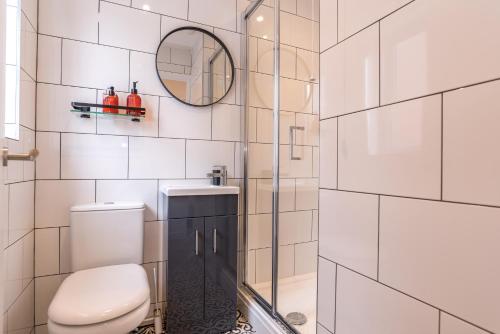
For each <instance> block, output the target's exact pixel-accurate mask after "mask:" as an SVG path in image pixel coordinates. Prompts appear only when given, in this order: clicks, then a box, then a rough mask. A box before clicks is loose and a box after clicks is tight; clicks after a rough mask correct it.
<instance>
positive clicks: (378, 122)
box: [338, 96, 441, 199]
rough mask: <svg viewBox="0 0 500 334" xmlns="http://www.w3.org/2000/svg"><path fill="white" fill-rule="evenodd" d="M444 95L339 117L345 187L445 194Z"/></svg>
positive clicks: (427, 195)
mask: <svg viewBox="0 0 500 334" xmlns="http://www.w3.org/2000/svg"><path fill="white" fill-rule="evenodd" d="M440 111H441V97H440V96H431V97H427V98H423V99H419V100H413V101H409V102H404V103H401V104H396V105H391V106H388V107H383V108H379V109H374V110H369V111H365V112H361V113H357V114H353V115H350V116H348V117H343V118H341V119H340V120H339V133H338V138H339V147H340V152H339V161H338V168H339V170H338V175H339V176H338V180H339V184H338V186H339V188H340V189H344V190H355V191H363V192H373V193H382V194H390V195H402V196H411V197H423V198H431V199H439V198H440V192H441V190H440V188H441V112H440Z"/></svg>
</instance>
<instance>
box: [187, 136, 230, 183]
mask: <svg viewBox="0 0 500 334" xmlns="http://www.w3.org/2000/svg"><path fill="white" fill-rule="evenodd" d="M234 147H235V144H234V143H231V142H221V141H205V140H188V141H187V145H186V177H187V178H206V177H207V173H210V172H211V171H212V167H213V166H216V165H222V166H226V167H227V176H228V177H229V178H232V177H234V150H235V148H234Z"/></svg>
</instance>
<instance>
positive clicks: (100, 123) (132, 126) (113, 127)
mask: <svg viewBox="0 0 500 334" xmlns="http://www.w3.org/2000/svg"><path fill="white" fill-rule="evenodd" d="M102 93H103V91H99V96H102ZM128 94H129V93H120V92H118V93H117V95H118V96H119V99H120V101H121V103H120V104H122V105H126V101H127V96H128ZM139 95H140V96H141V99H142V107H143V108H146V116H145V117H144V118H141V119H140V122H133V121H131V119H130V118H128V117H121V116H118V117H113V116H109V115H102V116H101V115H99V116H98V117H97V133H99V134H112V135H122V136H123V135H128V136H143V137H157V136H158V109H159V103H160V98H159V97H157V96H151V95H142V94H141V93H139ZM99 103H100V102H99Z"/></svg>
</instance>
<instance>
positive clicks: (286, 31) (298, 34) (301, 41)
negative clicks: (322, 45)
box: [280, 12, 319, 52]
mask: <svg viewBox="0 0 500 334" xmlns="http://www.w3.org/2000/svg"><path fill="white" fill-rule="evenodd" d="M280 19H281V24H280V25H281V31H280V35H281V36H280V38H281V43H284V44H287V45H292V46H296V47H299V48H301V49H306V50H310V51H316V52H317V51H319V23H318V22H315V21H311V20H309V19H306V18H303V17H300V16H297V15H293V14H290V13H286V12H281V16H280Z"/></svg>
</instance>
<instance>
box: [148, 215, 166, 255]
mask: <svg viewBox="0 0 500 334" xmlns="http://www.w3.org/2000/svg"><path fill="white" fill-rule="evenodd" d="M167 234H168V227H167V225H166V223H164V222H163V221H151V222H146V223H144V263H149V262H160V261H165V260H167V256H166V255H167V251H168V245H167V243H166V241H167V240H168V235H167Z"/></svg>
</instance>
